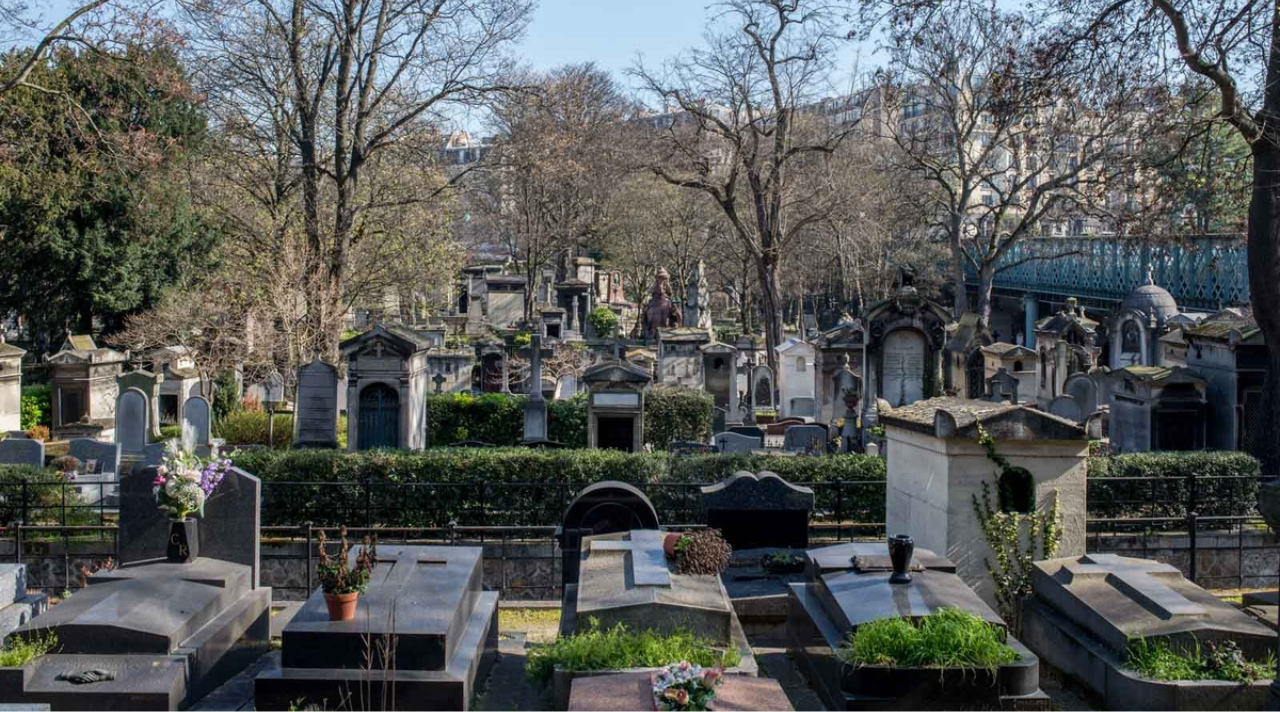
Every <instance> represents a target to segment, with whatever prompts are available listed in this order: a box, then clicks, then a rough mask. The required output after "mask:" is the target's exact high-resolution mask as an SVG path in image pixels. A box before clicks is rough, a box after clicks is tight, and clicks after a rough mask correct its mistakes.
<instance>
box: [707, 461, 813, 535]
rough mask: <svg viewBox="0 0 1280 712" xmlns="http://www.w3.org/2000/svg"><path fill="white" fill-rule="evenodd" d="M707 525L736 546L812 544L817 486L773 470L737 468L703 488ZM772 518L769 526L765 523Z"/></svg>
mask: <svg viewBox="0 0 1280 712" xmlns="http://www.w3.org/2000/svg"><path fill="white" fill-rule="evenodd" d="M702 507H703V509H704V510H706V513H707V526H709V527H711V528H713V529H719V530H720V532H721V533H722V534H723V535H724V538H725V540H726V541H728V542H729V544H730V545H731V546H732V547H733V548H734V549H735V550H738V549H755V548H759V547H766V546H778V547H789V548H793V549H806V548H808V547H809V514H810V512H812V511H813V490H811V489H809V488H808V487H797V486H795V485H793V484H791V483H789V482H787V481H786V480H784V479H782V478H781V477H779V476H778V475H777V474H775V473H772V472H761V473H760V474H758V475H753V474H751V473H750V472H737V473H734V474H733V475H732V476H730V477H729V478H728V479H725V480H722V481H720V482H717V483H716V484H713V485H708V486H706V487H703V488H702ZM762 522H768V526H761V523H762Z"/></svg>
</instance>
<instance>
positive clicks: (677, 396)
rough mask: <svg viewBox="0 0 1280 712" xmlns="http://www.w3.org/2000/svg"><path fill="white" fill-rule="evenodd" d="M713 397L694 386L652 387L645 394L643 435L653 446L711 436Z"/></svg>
mask: <svg viewBox="0 0 1280 712" xmlns="http://www.w3.org/2000/svg"><path fill="white" fill-rule="evenodd" d="M714 409H715V400H714V399H713V398H712V397H711V394H710V393H707V392H705V391H703V390H701V389H696V388H651V389H649V391H648V392H646V393H645V394H644V439H645V442H648V443H649V444H651V445H653V448H654V449H655V450H667V449H669V448H670V447H671V443H673V442H678V441H681V440H695V441H698V442H707V441H709V440H711V420H712V417H713V413H714Z"/></svg>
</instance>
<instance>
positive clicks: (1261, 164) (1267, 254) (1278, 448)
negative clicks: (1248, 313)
mask: <svg viewBox="0 0 1280 712" xmlns="http://www.w3.org/2000/svg"><path fill="white" fill-rule="evenodd" d="M1263 126H1264V127H1265V128H1264V129H1263V130H1264V133H1263V136H1262V138H1260V139H1259V140H1258V141H1256V142H1255V143H1254V145H1253V196H1252V198H1251V200H1250V202H1249V233H1248V234H1249V247H1248V256H1249V290H1250V292H1251V293H1252V300H1253V318H1254V319H1255V320H1256V321H1257V323H1258V328H1259V329H1261V330H1262V335H1263V338H1264V339H1265V341H1266V344H1267V377H1266V384H1265V386H1264V389H1263V398H1262V407H1263V409H1264V410H1263V421H1262V422H1263V423H1265V426H1264V427H1263V429H1262V432H1263V433H1266V435H1265V436H1264V437H1263V438H1262V445H1261V452H1257V453H1254V454H1255V455H1257V456H1258V458H1259V459H1260V460H1261V462H1262V473H1263V474H1264V475H1266V476H1267V477H1280V286H1278V285H1280V184H1278V183H1277V182H1276V180H1275V176H1276V175H1280V127H1276V126H1274V125H1272V124H1269V123H1268V124H1263Z"/></svg>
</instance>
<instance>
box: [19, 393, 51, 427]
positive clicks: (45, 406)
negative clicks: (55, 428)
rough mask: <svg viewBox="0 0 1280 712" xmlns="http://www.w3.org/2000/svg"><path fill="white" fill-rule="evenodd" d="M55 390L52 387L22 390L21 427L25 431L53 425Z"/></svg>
mask: <svg viewBox="0 0 1280 712" xmlns="http://www.w3.org/2000/svg"><path fill="white" fill-rule="evenodd" d="M52 399H53V389H52V387H50V386H25V387H23V389H22V405H21V409H22V415H21V426H22V429H23V430H31V429H32V428H34V427H36V426H38V425H43V426H45V427H49V426H50V425H53V403H52Z"/></svg>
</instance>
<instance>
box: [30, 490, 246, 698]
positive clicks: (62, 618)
mask: <svg viewBox="0 0 1280 712" xmlns="http://www.w3.org/2000/svg"><path fill="white" fill-rule="evenodd" d="M154 477H155V470H153V469H151V470H145V471H141V472H138V471H135V472H134V473H132V474H130V475H127V476H125V478H124V480H123V484H122V487H121V490H122V497H121V506H120V528H119V534H118V537H119V541H118V553H119V559H118V561H117V566H116V568H114V569H112V570H106V571H100V572H98V573H96V574H94V575H93V576H91V577H90V578H89V584H90V585H89V586H88V587H87V588H85V589H83V590H81V591H77V592H76V594H75V595H74V596H72V597H71V598H68V599H64V600H63V602H62V603H60V604H59V605H58V606H56V607H54V608H52V609H50V610H49V611H48V612H47V613H44V614H42V615H40V616H39V617H37V618H36V619H34V620H32V621H30V622H29V623H27V624H25V625H24V626H22V627H20V628H19V629H18V630H16V631H15V632H14V635H18V636H24V637H29V636H35V635H44V634H45V633H46V632H52V633H53V634H54V635H56V636H57V639H58V651H57V652H56V653H54V654H49V655H45V656H43V657H40V658H37V659H35V660H34V661H32V662H31V663H29V664H28V665H27V668H26V674H25V675H24V676H23V678H24V679H23V680H22V682H21V683H20V687H19V690H17V691H16V692H17V694H15V695H13V697H16V699H17V700H18V701H21V702H34V703H49V704H51V705H52V706H53V707H54V708H55V709H105V708H111V707H113V706H114V705H116V704H117V703H118V704H120V705H122V706H124V707H128V708H130V709H184V708H186V707H188V706H190V705H191V703H192V702H193V701H195V700H197V699H199V698H201V697H203V696H204V695H205V694H207V693H208V692H209V691H211V690H212V689H214V688H215V687H218V686H219V685H221V684H222V683H223V682H225V681H226V680H227V679H228V678H230V677H232V676H234V675H235V674H236V673H238V672H239V671H240V670H241V669H242V668H244V667H245V666H247V665H248V664H250V663H251V662H253V661H255V660H257V659H258V658H260V657H261V656H262V655H263V654H265V653H266V652H267V650H268V648H269V640H270V627H271V626H270V612H269V608H270V603H271V589H270V588H265V587H261V586H259V585H258V566H257V561H258V544H259V535H258V532H259V528H258V525H259V523H260V522H259V521H258V516H257V515H258V493H259V483H258V480H257V479H256V478H254V477H252V476H249V475H247V474H244V473H243V472H240V471H238V470H235V471H233V472H232V473H231V474H229V475H228V476H227V478H226V479H225V480H224V481H223V482H222V484H220V485H219V486H218V489H217V490H215V491H214V494H213V495H212V496H211V497H210V498H209V500H208V503H207V505H206V507H205V518H204V519H202V520H201V521H200V538H201V547H200V553H201V556H200V558H197V559H195V560H194V561H192V562H190V563H185V564H176V563H170V562H168V561H166V560H164V558H163V557H164V554H165V548H166V542H167V539H168V535H169V526H168V519H167V518H166V517H165V516H164V514H163V513H162V512H160V511H159V509H157V507H156V504H155V499H154V495H153V494H152V491H151V486H152V485H151V483H152V480H153V478H154ZM86 670H105V671H107V672H108V673H110V674H112V675H114V679H111V680H107V681H101V682H95V683H92V684H84V685H79V684H75V683H74V682H72V681H71V680H69V679H67V677H68V676H69V675H77V674H78V673H82V672H84V671H86Z"/></svg>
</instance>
